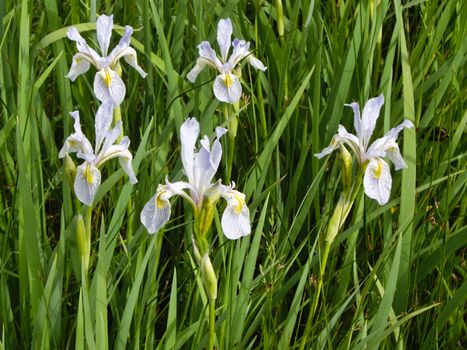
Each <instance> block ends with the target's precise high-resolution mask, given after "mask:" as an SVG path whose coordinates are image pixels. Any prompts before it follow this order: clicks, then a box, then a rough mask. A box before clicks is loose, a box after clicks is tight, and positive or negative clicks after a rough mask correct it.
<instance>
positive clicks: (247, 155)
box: [0, 0, 467, 349]
mask: <svg viewBox="0 0 467 350" xmlns="http://www.w3.org/2000/svg"><path fill="white" fill-rule="evenodd" d="M101 13H105V14H111V13H113V14H114V21H115V23H116V24H117V25H118V26H117V29H116V30H115V31H114V35H113V40H114V41H116V40H118V37H119V36H120V35H121V33H122V27H121V26H123V25H125V24H129V25H132V26H133V27H134V28H135V33H134V36H133V37H134V38H133V42H132V46H133V47H134V48H135V49H136V50H137V52H138V60H139V63H140V64H141V65H142V66H144V69H145V71H146V72H148V73H149V75H148V77H147V78H146V79H145V80H143V79H141V77H140V76H139V75H138V74H137V73H136V72H135V71H133V70H131V69H127V68H126V67H124V68H123V69H124V73H123V75H124V80H125V83H126V86H127V95H126V98H125V101H124V103H123V105H122V117H123V123H124V130H125V133H126V134H127V135H128V136H129V137H130V139H131V142H132V143H131V146H130V148H131V151H132V153H133V155H134V162H133V166H134V168H135V172H136V173H137V177H138V180H139V183H138V184H137V185H135V186H132V185H130V184H129V183H127V179H126V177H124V176H123V175H124V174H123V172H122V171H121V170H118V166H117V165H116V164H115V166H110V167H109V168H108V169H107V170H105V171H104V176H103V178H105V181H104V182H103V184H102V186H101V188H100V189H99V192H98V194H97V196H96V201H95V208H94V213H93V223H92V247H91V251H92V256H91V269H90V272H89V279H88V280H86V278H83V276H82V275H81V272H80V262H79V253H78V248H77V242H76V238H75V231H76V226H77V224H78V221H77V214H78V213H77V212H76V211H75V209H74V208H75V206H74V201H75V199H74V193H73V189H72V188H70V186H69V185H68V182H67V178H66V176H65V174H64V167H63V164H62V161H61V160H59V159H58V151H59V150H60V148H61V147H62V145H63V141H64V139H65V137H66V136H68V135H69V133H70V132H71V129H72V128H71V118H70V117H69V115H68V113H69V112H70V111H73V110H77V109H78V110H79V111H80V114H81V116H82V124H83V130H84V131H85V133H87V134H88V135H90V134H92V127H93V118H94V115H95V111H96V110H97V107H98V104H97V100H96V99H95V97H94V95H93V91H92V80H93V77H94V70H93V68H91V69H90V71H89V73H87V74H85V75H84V76H81V77H79V78H78V79H77V80H76V81H75V82H74V83H71V82H70V81H69V80H68V79H67V78H65V75H66V73H67V71H68V69H69V67H70V64H71V57H72V55H73V53H74V52H75V51H76V49H75V46H74V45H73V43H71V42H69V41H68V40H67V39H66V28H65V27H67V26H69V25H72V24H73V25H78V24H79V25H78V28H79V29H80V30H81V31H83V32H84V33H83V35H84V36H85V37H86V38H88V40H90V41H93V40H94V41H96V40H95V35H94V29H95V26H94V24H93V22H95V19H96V17H97V16H98V15H99V14H101ZM226 17H230V18H231V19H232V22H233V25H234V34H235V36H237V37H241V38H244V39H246V40H249V41H250V42H251V49H252V50H253V51H254V53H255V55H256V56H257V57H258V58H260V59H261V60H262V61H263V62H264V63H265V64H266V65H267V67H268V69H267V71H266V72H265V73H258V72H257V71H256V70H254V69H251V68H250V67H249V66H248V65H245V66H244V67H243V72H242V73H243V74H242V79H243V83H244V84H243V88H244V93H245V95H246V96H247V97H246V98H245V99H244V100H243V101H242V103H241V111H240V113H239V114H238V118H239V128H238V134H237V140H236V148H235V154H234V162H233V167H232V175H231V178H232V180H234V181H235V182H236V183H237V186H238V188H239V189H240V190H242V191H244V192H245V193H246V194H247V199H248V205H249V208H250V212H251V218H252V222H253V225H252V234H251V235H250V236H249V237H245V238H243V239H241V240H239V241H228V240H227V239H226V238H225V237H224V236H223V234H222V230H221V226H220V218H219V216H216V217H215V220H214V226H215V227H214V230H213V233H212V240H213V241H214V245H213V251H212V261H213V264H214V267H215V269H216V272H217V275H218V279H219V297H218V300H217V305H216V320H217V321H216V344H217V346H218V348H220V349H257V348H264V349H276V348H280V349H288V348H291V349H293V348H298V346H299V344H300V341H301V340H302V337H303V333H304V328H305V323H306V321H307V318H308V313H309V310H310V307H311V305H312V303H313V300H314V298H315V297H316V294H317V290H316V286H317V278H319V256H320V254H321V253H322V252H321V244H320V241H321V240H322V238H323V236H324V233H325V230H326V225H327V221H328V220H329V217H330V215H331V214H332V210H333V208H334V205H335V202H336V200H337V197H338V195H339V193H340V191H341V185H340V180H339V179H340V168H339V166H338V165H339V164H338V163H337V158H335V157H330V158H329V159H328V160H326V161H319V160H317V159H316V158H314V157H313V154H314V153H317V152H319V151H320V150H321V149H322V148H323V147H325V146H327V145H328V143H329V142H330V140H331V138H332V136H333V135H334V133H335V132H336V129H337V125H338V124H343V125H345V126H346V127H347V129H352V122H353V115H352V113H351V111H350V110H349V109H347V108H344V103H349V102H352V101H358V102H359V103H360V104H361V105H362V104H363V103H364V102H365V101H366V100H367V99H368V98H370V97H374V96H376V95H379V94H380V93H384V94H385V100H386V103H385V105H384V108H383V110H382V112H381V116H380V120H379V121H378V124H377V127H376V129H375V136H376V137H379V136H382V135H383V134H384V132H386V131H387V130H389V129H390V128H391V127H393V126H395V125H396V124H398V123H400V122H401V121H402V120H403V119H410V120H412V121H414V123H415V125H416V128H415V129H411V130H406V131H405V132H404V133H403V135H402V133H401V135H400V137H399V144H400V146H401V149H403V155H404V158H405V160H406V162H407V164H408V165H409V167H408V168H407V169H405V170H403V171H400V172H395V171H394V170H393V171H392V175H393V188H392V192H391V197H390V201H389V202H388V203H387V204H386V205H384V206H381V207H380V206H378V205H377V203H376V202H374V201H372V200H370V199H368V198H367V197H365V196H363V195H362V196H360V197H358V198H357V200H356V203H355V205H354V208H353V210H352V212H351V214H350V216H349V220H347V224H346V226H345V227H344V229H343V232H341V233H339V235H338V236H337V239H336V241H335V242H334V244H333V245H332V247H331V250H330V255H329V260H328V264H327V267H326V271H325V274H324V277H323V289H322V293H321V301H320V303H319V304H318V309H317V312H316V316H315V317H314V318H313V323H312V328H311V330H312V331H311V333H310V336H309V337H308V340H307V348H312V349H323V348H337V349H363V348H367V349H375V348H380V349H394V348H397V349H411V348H417V347H418V348H422V349H431V348H433V349H438V348H439V349H441V348H449V349H456V348H459V349H461V348H465V347H466V346H467V325H466V319H465V313H466V310H465V303H466V298H467V281H466V270H467V268H466V261H465V254H466V245H467V226H466V220H465V215H466V209H467V201H466V200H465V198H466V197H467V194H466V190H467V186H466V184H467V172H466V166H467V162H466V160H467V157H466V155H467V147H466V146H467V142H466V141H467V138H466V132H465V130H466V124H467V112H466V105H467V104H466V96H467V86H466V83H465V81H466V77H465V63H466V58H467V56H466V53H467V51H466V50H467V39H466V38H467V26H466V25H465V18H467V6H466V4H465V3H464V1H461V0H445V1H408V2H401V1H400V0H394V1H388V0H381V1H360V2H358V1H340V2H327V1H278V0H276V1H257V0H253V1H245V0H240V1H222V2H206V1H186V0H179V1H156V0H138V1H120V2H113V1H95V0H91V1H89V0H84V1H77V0H69V1H56V0H44V1H42V2H37V1H28V0H22V1H13V0H4V1H0V20H1V22H0V55H1V58H0V120H1V123H0V162H1V165H2V171H1V172H0V182H1V187H2V192H1V193H2V196H1V201H0V210H1V212H2V215H1V216H0V348H4V349H12V348H79V349H84V348H96V349H102V348H118V349H125V348H130V349H139V348H147V349H166V348H167V349H180V348H183V349H186V348H188V349H190V348H195V349H202V348H203V347H205V346H206V344H207V338H208V337H207V332H208V324H207V315H208V307H207V306H208V302H207V297H206V295H205V292H204V289H203V282H202V280H201V276H200V273H199V271H198V267H197V264H196V262H195V259H194V257H192V255H191V254H192V253H191V252H192V249H191V244H192V243H191V242H192V240H191V234H192V233H191V222H192V219H191V217H190V216H189V215H183V213H189V210H188V209H189V208H188V207H187V208H184V206H185V204H184V203H183V202H182V201H177V202H175V203H174V207H173V213H172V217H171V218H172V219H171V221H169V223H168V224H167V225H166V226H165V229H164V231H161V232H159V233H158V234H157V235H155V236H149V235H148V234H147V232H146V231H145V230H144V228H143V226H142V225H141V224H140V222H139V213H140V211H141V209H142V207H143V205H144V204H145V203H146V202H147V200H149V198H150V197H151V196H152V195H153V193H154V192H155V189H156V186H157V184H158V183H161V182H163V181H164V178H165V176H166V175H169V176H170V179H171V180H175V179H179V178H181V176H182V164H181V159H180V155H179V154H180V153H179V151H180V140H179V136H178V134H179V127H180V125H181V123H182V122H183V121H184V120H185V118H187V117H188V116H195V117H196V118H197V119H198V120H200V124H201V129H202V133H209V132H210V131H211V130H213V128H214V127H215V126H217V125H221V124H223V123H224V119H223V114H222V106H221V105H220V104H219V102H217V101H216V100H215V99H214V96H213V93H212V80H213V77H214V72H213V71H209V70H207V69H206V71H203V73H202V74H201V75H200V77H199V78H198V80H197V81H196V83H195V84H191V83H190V82H188V81H187V80H186V78H185V76H186V73H187V72H188V71H189V70H190V69H191V68H192V66H193V65H194V63H195V60H196V58H197V56H198V52H197V49H196V45H197V44H198V43H200V42H201V41H202V40H209V41H210V42H211V43H214V42H215V37H216V26H217V22H218V20H219V19H220V18H226ZM214 46H215V45H214ZM226 149H227V144H225V145H224V150H225V152H224V154H226V153H227V151H226ZM226 159H227V158H226V157H225V160H224V161H226ZM220 169H225V167H223V166H221V167H220ZM117 170H118V171H117ZM223 171H224V170H220V171H219V173H218V177H219V178H222V177H224V178H225V176H226V174H225V173H223ZM184 209H187V210H184ZM83 214H84V213H83ZM82 283H84V284H86V283H87V288H81V286H82Z"/></svg>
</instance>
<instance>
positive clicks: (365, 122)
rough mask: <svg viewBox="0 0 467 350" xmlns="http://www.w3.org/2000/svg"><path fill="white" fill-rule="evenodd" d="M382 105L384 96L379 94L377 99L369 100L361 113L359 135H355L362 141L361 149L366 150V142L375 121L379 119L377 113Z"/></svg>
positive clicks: (371, 132)
mask: <svg viewBox="0 0 467 350" xmlns="http://www.w3.org/2000/svg"><path fill="white" fill-rule="evenodd" d="M383 104H384V95H383V94H381V95H379V96H378V97H375V98H370V99H369V100H368V102H367V103H365V107H363V112H362V122H361V134H358V133H357V136H358V138H359V139H360V140H362V146H363V148H365V149H366V148H367V146H368V141H369V140H370V138H371V135H372V134H373V130H374V129H375V126H376V121H377V120H378V117H379V111H380V110H381V106H382V105H383Z"/></svg>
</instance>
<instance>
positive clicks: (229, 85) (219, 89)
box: [213, 72, 242, 103]
mask: <svg viewBox="0 0 467 350" xmlns="http://www.w3.org/2000/svg"><path fill="white" fill-rule="evenodd" d="M213 90H214V95H215V96H216V98H217V99H218V100H219V101H221V102H227V103H235V102H238V101H239V100H240V98H241V97H242V84H241V83H240V79H238V77H237V76H236V75H234V74H232V73H230V72H225V73H222V74H221V75H218V76H217V77H216V80H215V81H214V86H213Z"/></svg>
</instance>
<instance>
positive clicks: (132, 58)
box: [122, 47, 148, 78]
mask: <svg viewBox="0 0 467 350" xmlns="http://www.w3.org/2000/svg"><path fill="white" fill-rule="evenodd" d="M122 56H123V57H124V58H125V61H126V62H127V63H128V64H129V65H130V66H132V67H133V68H134V69H136V71H137V72H138V73H139V75H141V77H142V78H146V75H148V74H147V73H146V72H145V71H144V70H143V68H141V67H140V66H139V65H138V61H137V59H136V51H135V49H133V48H132V47H129V48H127V49H126V50H124V51H123V52H122Z"/></svg>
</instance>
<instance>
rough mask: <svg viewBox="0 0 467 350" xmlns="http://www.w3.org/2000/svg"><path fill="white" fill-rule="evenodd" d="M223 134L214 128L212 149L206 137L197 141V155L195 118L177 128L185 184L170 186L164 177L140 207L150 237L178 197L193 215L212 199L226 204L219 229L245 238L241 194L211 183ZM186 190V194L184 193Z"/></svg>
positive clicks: (244, 208)
mask: <svg viewBox="0 0 467 350" xmlns="http://www.w3.org/2000/svg"><path fill="white" fill-rule="evenodd" d="M226 132H227V130H226V129H224V128H221V127H217V128H216V136H217V137H216V139H215V140H214V142H213V144H212V146H211V145H210V142H209V139H208V137H207V136H204V138H202V139H201V141H200V144H201V147H200V148H199V150H198V152H196V149H195V145H196V141H197V140H198V135H199V123H198V121H197V120H196V119H195V118H189V119H187V120H186V121H185V122H184V123H183V124H182V126H181V128H180V139H181V142H182V149H181V152H182V163H183V169H184V173H185V175H186V177H187V178H188V182H185V181H179V182H174V183H170V182H169V181H168V179H167V178H166V180H165V182H166V184H165V185H159V186H158V187H157V192H156V194H155V195H154V196H153V197H152V198H151V199H150V200H149V202H148V203H147V204H146V205H145V206H144V208H143V211H142V212H141V222H142V223H143V225H144V226H145V227H146V229H147V230H148V232H149V233H150V234H153V233H156V232H157V231H159V229H160V228H161V227H162V226H164V225H165V223H166V222H167V221H168V220H169V217H170V209H171V206H170V202H169V199H170V197H172V196H174V195H179V196H182V197H183V198H185V199H186V200H188V201H189V202H190V203H191V205H192V206H193V208H194V210H195V215H197V214H198V213H199V212H200V211H201V208H202V206H203V203H204V201H206V200H210V199H212V200H213V202H214V203H212V205H215V201H216V200H217V198H219V196H220V197H222V198H224V199H225V200H226V201H227V207H226V209H225V211H224V213H223V215H222V220H221V224H222V230H223V231H224V234H225V236H226V237H227V238H229V239H237V238H240V237H242V236H245V235H248V234H250V232H251V228H250V211H249V210H248V207H247V205H246V203H245V195H244V194H243V193H241V192H239V191H236V190H234V187H235V184H234V183H232V185H230V186H224V185H222V184H221V183H220V181H217V182H215V183H211V181H212V179H213V177H214V175H215V173H216V171H217V168H218V167H219V163H220V161H221V158H222V146H221V143H220V142H219V139H220V138H221V137H222V135H224V134H225V133H226ZM186 190H188V191H186Z"/></svg>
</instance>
